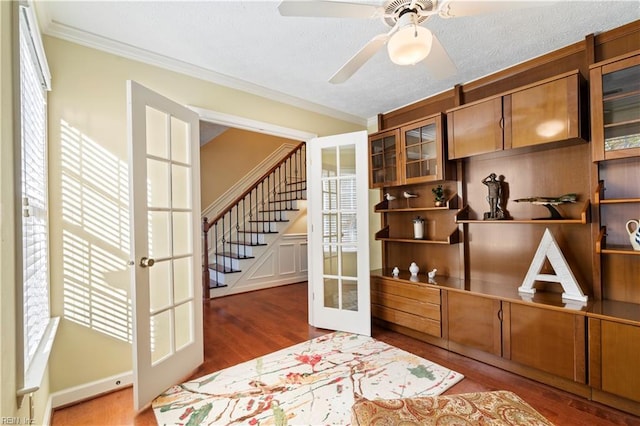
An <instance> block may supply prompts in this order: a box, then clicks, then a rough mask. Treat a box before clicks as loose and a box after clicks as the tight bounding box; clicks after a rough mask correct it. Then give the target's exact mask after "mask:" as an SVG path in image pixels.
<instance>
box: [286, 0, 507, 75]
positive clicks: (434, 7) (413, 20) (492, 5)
mask: <svg viewBox="0 0 640 426" xmlns="http://www.w3.org/2000/svg"><path fill="white" fill-rule="evenodd" d="M512 5H513V3H512V2H495V1H494V2H480V1H468V0H467V1H455V0H388V1H386V2H385V3H384V5H383V6H376V5H372V4H364V3H346V2H341V1H325V0H317V1H300V0H284V1H283V2H282V3H280V5H279V6H278V10H279V12H280V15H282V16H298V17H325V18H327V17H328V18H381V19H382V21H383V22H384V23H385V24H386V25H387V26H389V27H391V29H390V30H389V31H388V32H386V33H382V34H379V35H377V36H375V37H373V38H372V39H371V40H369V42H367V44H365V45H364V46H363V47H362V48H361V49H360V50H359V51H358V52H357V53H356V54H355V55H353V56H352V57H351V59H349V60H348V61H347V63H345V64H344V65H343V66H342V68H340V69H339V70H338V71H337V72H336V73H335V74H334V75H333V76H332V77H331V78H330V79H329V82H330V83H335V84H339V83H344V82H345V81H347V80H348V79H349V78H350V77H351V76H352V75H353V74H354V73H355V72H356V71H358V69H360V67H362V66H363V65H364V64H365V62H367V61H368V60H369V59H371V58H372V57H373V55H375V54H376V53H377V52H378V51H379V50H380V49H381V48H382V47H383V46H384V45H385V44H386V45H387V51H388V53H389V57H390V59H391V60H392V61H393V62H394V63H396V64H398V65H414V64H417V63H418V62H422V61H424V62H425V63H426V65H427V67H429V69H430V71H431V72H432V74H433V75H434V76H435V77H436V78H444V77H446V76H449V75H452V74H455V73H456V71H457V70H456V66H455V64H454V63H453V61H452V60H451V58H450V57H449V55H448V54H447V52H446V50H445V49H444V47H443V46H442V44H440V41H439V40H438V38H437V37H436V36H435V35H434V34H433V33H432V32H431V31H429V29H427V28H426V27H423V26H421V24H422V23H423V22H425V21H427V20H428V19H429V18H431V17H432V16H434V15H439V16H440V17H442V18H453V17H457V16H469V15H475V14H479V13H487V12H492V11H496V10H500V9H504V8H505V6H506V7H512Z"/></svg>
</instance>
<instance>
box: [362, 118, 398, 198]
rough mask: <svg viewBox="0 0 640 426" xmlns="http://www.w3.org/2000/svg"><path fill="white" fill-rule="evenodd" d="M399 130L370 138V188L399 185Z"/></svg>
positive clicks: (381, 133) (377, 134)
mask: <svg viewBox="0 0 640 426" xmlns="http://www.w3.org/2000/svg"><path fill="white" fill-rule="evenodd" d="M399 139H400V138H399V132H398V129H394V130H389V131H385V132H380V133H376V134H374V135H371V136H369V170H370V171H371V173H370V174H369V186H370V187H371V188H378V187H383V186H392V185H398V184H399V183H400V182H399V177H400V176H399V175H400V173H399V172H398V148H399Z"/></svg>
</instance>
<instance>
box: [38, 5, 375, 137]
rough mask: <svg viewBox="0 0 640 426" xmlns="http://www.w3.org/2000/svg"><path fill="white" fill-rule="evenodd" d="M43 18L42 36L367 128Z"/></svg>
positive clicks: (311, 105)
mask: <svg viewBox="0 0 640 426" xmlns="http://www.w3.org/2000/svg"><path fill="white" fill-rule="evenodd" d="M39 12H40V10H39ZM43 15H44V16H43ZM45 16H46V13H42V14H41V15H40V17H41V19H40V23H41V26H42V27H43V30H42V32H43V33H44V34H46V35H48V36H51V37H56V38H59V39H62V40H66V41H69V42H72V43H75V44H79V45H82V46H86V47H90V48H92V49H96V50H101V51H103V52H107V53H110V54H113V55H117V56H122V57H124V58H127V59H132V60H134V61H138V62H143V63H145V64H149V65H153V66H156V67H159V68H163V69H166V70H169V71H174V72H178V73H181V74H185V75H188V76H190V77H196V78H199V79H201V80H205V81H208V82H211V83H214V84H218V85H221V86H225V87H229V88H232V89H236V90H240V91H243V92H246V93H250V94H252V95H256V96H260V97H263V98H266V99H270V100H272V101H276V102H281V103H283V104H287V105H291V106H293V107H296V108H300V109H304V110H307V111H310V112H314V113H317V114H322V115H326V116H328V117H332V118H336V119H338V120H343V121H346V122H349V123H353V124H358V125H361V126H365V125H366V124H367V120H366V118H363V117H358V116H355V115H352V114H348V113H345V112H343V111H338V110H335V109H333V108H328V107H326V106H323V105H319V104H316V103H313V102H310V101H306V100H304V99H300V98H297V97H295V96H290V95H287V94H284V93H282V92H278V91H275V90H271V89H267V88H266V87H263V86H260V85H257V84H253V83H249V82H247V81H244V80H240V79H237V78H234V77H231V76H228V75H225V74H221V73H217V72H215V71H211V70H209V69H206V68H202V67H199V66H197V65H193V64H189V63H187V62H183V61H180V60H177V59H174V58H170V57H168V56H164V55H160V54H157V53H154V52H151V51H148V50H145V49H140V48H138V47H135V46H131V45H129V44H126V43H121V42H119V41H115V40H112V39H109V38H106V37H102V36H99V35H97V34H93V33H90V32H87V31H83V30H80V29H78V28H74V27H71V26H68V25H64V24H61V23H59V22H56V21H52V20H49V21H48V22H43V21H45V20H46V18H44V17H45ZM42 18H44V19H42Z"/></svg>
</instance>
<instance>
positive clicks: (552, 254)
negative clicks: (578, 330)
mask: <svg viewBox="0 0 640 426" xmlns="http://www.w3.org/2000/svg"><path fill="white" fill-rule="evenodd" d="M545 258H547V259H549V263H551V266H552V267H553V270H554V272H555V273H556V275H551V274H541V273H540V270H541V269H542V267H543V265H544V261H545ZM535 281H549V282H554V283H560V284H561V285H562V289H563V290H564V293H562V298H563V299H568V300H577V301H580V302H586V301H587V300H588V296H586V295H585V294H584V293H583V292H582V289H581V288H580V286H579V285H578V282H577V281H576V278H575V277H574V276H573V272H571V269H569V265H567V260H566V259H565V258H564V255H563V254H562V252H561V251H560V247H558V243H557V242H556V240H555V238H553V235H552V234H551V231H549V229H548V228H547V229H546V230H545V231H544V235H543V236H542V240H541V241H540V245H539V246H538V250H536V254H535V256H534V257H533V261H532V262H531V266H530V267H529V271H528V272H527V275H526V276H525V277H524V281H522V285H521V286H520V287H518V291H519V292H521V293H529V294H533V293H535V292H536V289H535V288H534V287H533V284H534V283H535Z"/></svg>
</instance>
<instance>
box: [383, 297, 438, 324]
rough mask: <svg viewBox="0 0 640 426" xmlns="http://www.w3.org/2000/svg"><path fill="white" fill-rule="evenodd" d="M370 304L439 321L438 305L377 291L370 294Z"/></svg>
mask: <svg viewBox="0 0 640 426" xmlns="http://www.w3.org/2000/svg"><path fill="white" fill-rule="evenodd" d="M371 303H375V304H377V305H381V306H385V307H388V308H393V309H396V310H398V311H402V312H407V313H409V314H413V315H418V316H420V317H425V318H429V319H433V320H436V321H440V305H436V304H434V303H426V302H421V301H417V300H414V299H407V298H406V297H402V296H396V295H395V294H388V293H382V292H378V291H372V292H371Z"/></svg>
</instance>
